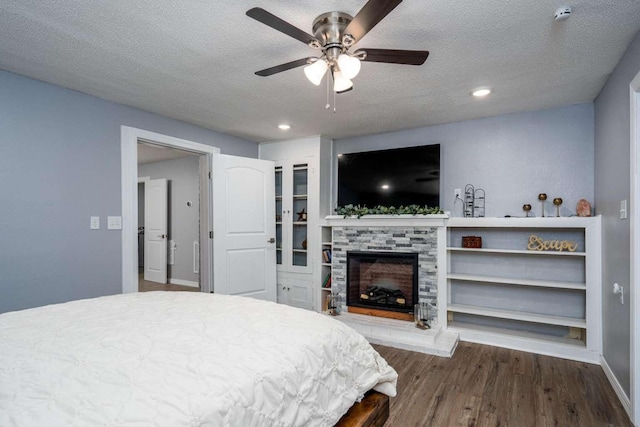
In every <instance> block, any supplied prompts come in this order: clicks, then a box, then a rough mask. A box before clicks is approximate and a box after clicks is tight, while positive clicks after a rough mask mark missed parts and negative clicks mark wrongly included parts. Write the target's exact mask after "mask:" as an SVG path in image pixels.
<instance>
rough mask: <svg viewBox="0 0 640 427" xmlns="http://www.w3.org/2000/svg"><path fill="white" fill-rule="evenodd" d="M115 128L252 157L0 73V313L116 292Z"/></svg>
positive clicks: (173, 124)
mask: <svg viewBox="0 0 640 427" xmlns="http://www.w3.org/2000/svg"><path fill="white" fill-rule="evenodd" d="M121 125H127V126H133V127H137V128H141V129H145V130H149V131H153V132H158V133H161V134H166V135H171V136H175V137H179V138H184V139H188V140H192V141H196V142H200V143H204V144H209V145H213V146H216V147H219V148H220V150H221V152H222V153H224V154H233V155H239V156H246V157H254V158H255V157H257V156H258V147H257V144H254V143H252V142H249V141H245V140H242V139H238V138H234V137H232V136H229V135H225V134H221V133H218V132H214V131H211V130H207V129H204V128H201V127H197V126H194V125H190V124H188V123H184V122H180V121H177V120H173V119H169V118H166V117H162V116H159V115H155V114H152V113H148V112H145V111H142V110H139V109H136V108H131V107H126V106H123V105H119V104H114V103H112V102H108V101H104V100H101V99H98V98H95V97H92V96H89V95H85V94H82V93H80V92H75V91H72V90H68V89H64V88H61V87H59V86H54V85H50V84H47V83H43V82H40V81H36V80H32V79H28V78H26V77H21V76H18V75H16V74H12V73H8V72H4V71H0V201H1V202H0V230H1V234H0V236H1V237H0V239H1V242H2V244H1V245H0V272H2V274H0V312H5V311H11V310H18V309H22V308H28V307H35V306H40V305H45V304H51V303H57V302H63V301H68V300H74V299H81V298H90V297H96V296H100V295H109V294H116V293H119V292H121V289H122V279H121V275H122V272H121V270H122V266H121V251H122V249H121V235H120V231H115V230H107V229H106V222H107V218H106V217H107V215H121V190H120V126H121ZM92 215H98V216H100V221H101V224H100V225H101V227H100V230H89V217H90V216H92Z"/></svg>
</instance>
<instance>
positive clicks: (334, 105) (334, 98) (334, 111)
mask: <svg viewBox="0 0 640 427" xmlns="http://www.w3.org/2000/svg"><path fill="white" fill-rule="evenodd" d="M335 113H336V91H333V114H335Z"/></svg>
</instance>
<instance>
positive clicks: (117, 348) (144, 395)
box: [0, 292, 397, 427]
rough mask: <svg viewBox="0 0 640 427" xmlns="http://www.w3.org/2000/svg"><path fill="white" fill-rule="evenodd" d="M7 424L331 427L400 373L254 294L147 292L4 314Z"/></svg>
mask: <svg viewBox="0 0 640 427" xmlns="http://www.w3.org/2000/svg"><path fill="white" fill-rule="evenodd" d="M0 349H1V350H0V425H2V426H4V427H6V426H99V425H109V426H125V425H126V426H143V425H159V426H164V425H166V426H243V427H245V426H247V427H248V426H330V425H333V424H335V423H336V422H337V421H338V420H339V419H340V417H341V416H342V415H343V414H344V413H345V412H346V411H347V410H348V409H349V407H350V406H351V405H352V404H353V403H354V402H355V401H356V400H357V399H358V398H359V397H361V396H362V395H363V394H364V393H365V392H366V391H368V390H370V389H374V390H377V391H380V392H382V393H385V394H387V395H389V396H395V392H396V389H395V386H396V380H397V374H396V372H395V370H394V369H393V368H391V367H390V366H389V365H388V364H387V363H386V361H385V360H384V359H383V358H382V357H381V356H380V355H379V354H378V353H377V352H376V351H375V350H374V349H373V348H372V347H371V345H369V343H368V342H367V341H366V340H365V339H364V338H363V337H362V336H361V335H359V334H357V333H356V332H355V331H353V330H352V329H350V328H349V327H347V326H345V325H343V324H342V323H340V322H338V321H336V320H334V319H332V318H330V317H328V316H324V315H321V314H319V313H314V312H309V311H305V310H300V309H297V308H293V307H289V306H286V305H279V304H275V303H272V302H266V301H259V300H255V299H251V298H244V297H236V296H227V295H216V294H201V293H194V292H146V293H138V294H125V295H115V296H109V297H102V298H96V299H90V300H82V301H73V302H69V303H65V304H57V305H51V306H46V307H40V308H35V309H29V310H23V311H18V312H12V313H5V314H2V315H0Z"/></svg>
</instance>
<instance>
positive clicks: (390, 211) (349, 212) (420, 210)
mask: <svg viewBox="0 0 640 427" xmlns="http://www.w3.org/2000/svg"><path fill="white" fill-rule="evenodd" d="M336 213H337V214H338V215H342V216H343V217H344V218H348V217H350V216H355V217H357V218H360V217H362V216H364V215H434V214H443V213H444V211H443V210H442V209H440V208H439V207H437V206H436V207H435V208H430V207H429V206H427V205H425V206H420V205H408V206H400V207H399V208H396V207H395V206H381V205H378V206H374V207H372V208H368V207H366V206H360V205H356V206H354V205H346V206H338V207H337V208H336Z"/></svg>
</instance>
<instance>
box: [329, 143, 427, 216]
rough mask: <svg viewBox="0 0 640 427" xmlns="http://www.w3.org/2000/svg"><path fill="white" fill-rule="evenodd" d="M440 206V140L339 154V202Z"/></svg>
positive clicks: (344, 204) (368, 205) (343, 203)
mask: <svg viewBox="0 0 640 427" xmlns="http://www.w3.org/2000/svg"><path fill="white" fill-rule="evenodd" d="M349 204H352V205H364V206H367V207H373V206H377V205H382V206H395V207H399V206H401V205H402V206H407V205H421V206H424V205H428V206H429V207H435V206H440V144H434V145H421V146H418V147H407V148H395V149H390V150H380V151H366V152H362V153H348V154H347V153H345V154H341V155H339V156H338V206H346V205H349Z"/></svg>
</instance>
